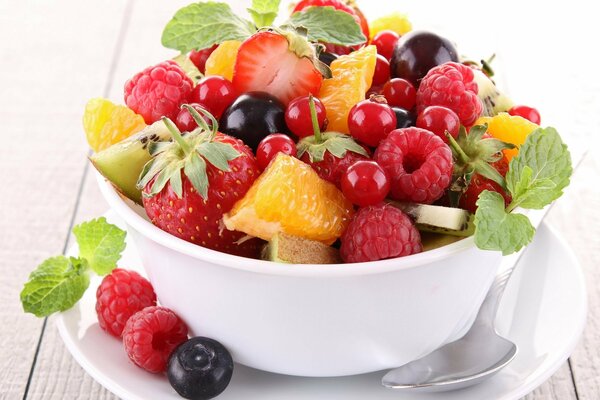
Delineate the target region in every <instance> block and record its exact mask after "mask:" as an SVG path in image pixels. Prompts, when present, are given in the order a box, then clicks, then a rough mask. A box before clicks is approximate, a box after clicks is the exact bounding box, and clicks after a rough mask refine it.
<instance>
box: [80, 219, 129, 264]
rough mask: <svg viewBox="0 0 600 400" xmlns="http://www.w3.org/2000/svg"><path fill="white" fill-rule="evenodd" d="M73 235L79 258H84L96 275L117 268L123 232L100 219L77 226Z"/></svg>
mask: <svg viewBox="0 0 600 400" xmlns="http://www.w3.org/2000/svg"><path fill="white" fill-rule="evenodd" d="M73 234H74V235H75V239H77V244H78V245H79V257H80V258H85V259H86V261H87V263H88V264H89V266H90V268H91V269H92V270H93V271H94V272H95V273H97V274H98V275H106V274H108V273H109V272H111V271H112V270H113V269H114V268H116V266H117V261H119V259H120V258H121V252H122V251H123V250H125V235H126V233H125V231H124V230H122V229H119V227H117V226H116V225H112V224H109V223H108V222H107V221H106V218H104V217H100V218H97V219H93V220H91V221H88V222H84V223H82V224H79V225H77V226H76V227H74V228H73Z"/></svg>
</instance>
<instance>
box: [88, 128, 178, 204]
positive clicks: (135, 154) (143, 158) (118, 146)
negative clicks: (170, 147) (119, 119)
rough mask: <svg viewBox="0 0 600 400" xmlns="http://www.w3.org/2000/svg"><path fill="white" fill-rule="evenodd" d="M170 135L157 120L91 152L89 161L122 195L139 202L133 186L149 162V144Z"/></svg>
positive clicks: (138, 192) (139, 194)
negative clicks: (117, 141) (106, 146)
mask: <svg viewBox="0 0 600 400" xmlns="http://www.w3.org/2000/svg"><path fill="white" fill-rule="evenodd" d="M170 138H171V134H170V133H169V130H168V129H167V127H166V126H165V124H164V123H163V122H162V121H157V122H155V123H153V124H152V125H149V126H147V127H146V128H144V129H143V130H141V131H140V132H138V133H136V134H135V135H132V136H130V137H128V138H127V139H124V140H122V141H120V142H119V143H115V144H113V145H112V146H110V147H108V148H106V149H104V150H102V151H99V152H97V153H95V154H93V155H92V156H91V157H90V161H91V162H92V164H93V165H94V167H95V168H96V169H97V170H98V172H100V173H101V174H102V175H103V176H104V177H105V178H106V179H108V181H109V182H110V183H112V185H113V186H114V187H115V189H117V190H118V191H119V192H120V193H121V194H122V195H124V196H125V197H127V198H129V199H131V200H133V201H134V202H136V203H138V204H142V194H141V192H140V190H139V189H138V188H137V187H136V183H137V180H138V178H139V176H140V173H141V172H142V169H143V168H144V165H145V164H146V163H147V162H148V161H150V159H151V156H150V153H149V152H148V145H149V144H150V143H152V142H158V141H166V140H169V139H170Z"/></svg>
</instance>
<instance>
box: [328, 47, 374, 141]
mask: <svg viewBox="0 0 600 400" xmlns="http://www.w3.org/2000/svg"><path fill="white" fill-rule="evenodd" d="M376 62H377V47H375V46H373V45H371V46H367V47H363V48H362V49H360V50H357V51H355V52H353V53H350V54H348V55H346V56H340V57H338V59H337V60H334V61H333V62H332V63H331V73H332V75H333V77H332V78H331V79H325V80H324V81H323V85H322V86H321V90H320V91H319V96H318V97H319V99H320V100H321V102H322V103H323V104H324V105H325V109H326V110H327V119H328V120H329V124H328V125H327V130H329V131H336V132H342V133H349V130H348V113H349V112H350V109H351V108H352V107H353V106H354V105H355V104H356V103H358V102H359V101H361V100H364V99H365V93H366V92H367V90H369V88H370V87H371V83H372V82H373V74H374V73H375V63H376Z"/></svg>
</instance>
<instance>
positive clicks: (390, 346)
mask: <svg viewBox="0 0 600 400" xmlns="http://www.w3.org/2000/svg"><path fill="white" fill-rule="evenodd" d="M98 181H99V184H100V187H101V189H102V192H103V194H104V196H105V198H106V199H107V201H108V203H109V204H110V206H111V207H112V209H113V210H114V211H115V212H116V213H117V214H118V215H119V216H120V217H121V218H123V220H124V221H125V222H126V224H127V225H128V230H129V233H130V234H131V237H132V239H133V240H134V242H135V244H136V246H137V247H138V249H139V250H140V255H141V258H142V261H143V265H144V268H145V270H146V272H147V274H148V276H149V279H150V281H151V282H152V284H153V285H154V288H155V290H156V293H157V295H158V298H159V300H160V301H161V303H162V304H164V305H165V306H167V307H169V308H171V309H173V310H174V311H175V312H177V313H178V314H179V315H180V316H181V317H182V318H183V319H184V320H185V321H186V322H187V323H188V325H189V326H190V328H191V331H192V333H193V334H194V335H204V336H209V337H215V338H219V340H221V341H222V342H223V344H225V346H227V347H228V348H229V349H230V350H231V352H232V354H233V357H234V359H236V360H237V361H238V362H240V363H241V364H244V365H247V366H250V367H253V368H258V369H262V370H265V371H269V372H276V373H283V374H289V375H300V376H343V375H354V374H360V373H367V372H372V371H378V370H381V369H385V368H393V367H395V366H398V365H402V364H405V363H407V362H409V361H412V360H414V359H416V358H419V357H422V356H423V355H425V354H428V353H429V352H431V351H432V350H434V349H436V348H438V347H439V346H442V345H444V344H445V343H448V342H451V341H454V340H456V339H458V338H459V337H461V336H462V335H463V334H464V333H465V332H466V330H467V329H468V328H469V327H470V325H471V323H472V320H473V318H474V317H475V314H476V312H477V310H478V308H479V306H480V305H481V302H482V301H483V298H484V296H485V294H486V292H487V290H488V288H489V286H490V284H491V281H492V279H493V277H494V274H495V272H496V269H497V266H498V264H499V261H500V260H501V256H500V254H499V253H497V252H489V251H482V250H479V249H477V248H476V247H475V246H474V244H473V239H472V238H467V239H464V240H461V241H459V242H456V243H453V244H451V245H448V246H445V247H442V248H439V249H435V250H432V251H428V252H424V253H420V254H415V255H412V256H409V257H403V258H398V259H393V260H383V261H378V262H372V263H361V264H343V265H284V264H276V263H271V262H267V261H260V260H251V259H247V258H241V257H235V256H230V255H228V254H224V253H220V252H216V251H212V250H208V249H205V248H203V247H200V246H196V245H193V244H190V243H188V242H185V241H183V240H181V239H178V238H176V237H174V236H172V235H170V234H167V233H166V232H164V231H162V230H160V229H158V228H156V227H155V226H153V225H152V224H151V223H150V222H148V221H147V220H146V219H145V218H143V217H142V216H143V215H144V211H143V209H141V208H140V207H137V206H134V205H133V204H132V203H130V202H128V201H127V202H125V201H123V200H122V199H121V197H120V196H119V195H118V194H117V193H116V192H115V191H114V189H113V188H112V186H111V185H109V184H108V183H107V182H106V181H104V179H102V178H101V177H99V180H98Z"/></svg>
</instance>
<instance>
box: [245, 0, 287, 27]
mask: <svg viewBox="0 0 600 400" xmlns="http://www.w3.org/2000/svg"><path fill="white" fill-rule="evenodd" d="M279 2H280V0H252V7H251V8H248V12H249V13H250V16H252V19H253V20H254V23H255V24H256V26H258V27H259V28H261V27H263V26H269V25H271V24H272V23H273V21H275V18H276V17H277V12H278V11H279Z"/></svg>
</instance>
